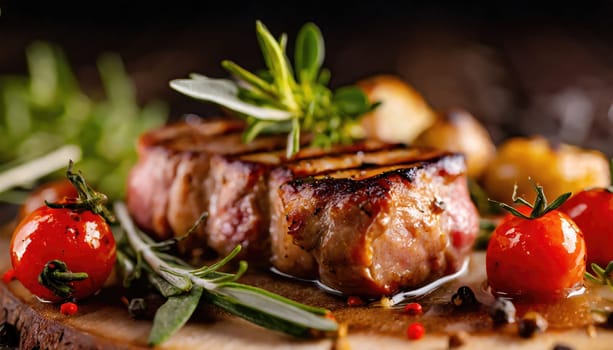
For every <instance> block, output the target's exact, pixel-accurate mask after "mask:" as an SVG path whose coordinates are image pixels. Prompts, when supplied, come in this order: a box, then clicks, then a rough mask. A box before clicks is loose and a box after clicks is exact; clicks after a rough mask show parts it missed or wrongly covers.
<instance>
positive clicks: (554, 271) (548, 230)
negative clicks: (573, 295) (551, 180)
mask: <svg viewBox="0 0 613 350" xmlns="http://www.w3.org/2000/svg"><path fill="white" fill-rule="evenodd" d="M534 187H535V190H536V192H537V197H536V200H535V202H534V204H531V203H528V202H527V201H525V200H524V199H522V198H518V197H517V196H516V193H514V194H513V201H514V202H515V203H520V204H523V205H526V206H528V207H530V208H532V211H531V212H530V213H529V215H526V214H525V213H522V212H525V210H518V209H516V208H513V207H511V206H509V205H507V204H504V203H498V204H499V205H500V206H501V207H502V208H504V209H506V210H508V211H509V212H511V213H512V214H513V215H514V217H507V218H505V219H504V220H502V221H501V223H500V224H499V225H498V227H497V228H496V229H495V230H494V233H493V234H492V237H491V239H490V242H489V244H488V248H487V253H486V270H487V278H488V283H489V285H490V287H491V288H492V290H493V292H494V293H495V294H499V295H505V296H510V297H515V298H519V299H529V300H547V299H548V300H555V299H559V298H561V297H564V296H566V295H567V294H568V293H569V291H571V290H573V289H574V288H577V287H578V286H581V284H582V282H583V276H584V273H585V267H586V262H585V259H586V249H585V241H584V239H583V234H582V232H581V230H580V229H579V228H578V227H577V225H576V224H575V223H574V222H573V221H572V219H571V218H569V217H568V216H567V215H566V214H564V213H562V212H560V211H559V210H557V208H559V207H560V206H561V205H562V203H564V201H565V200H566V199H568V197H570V193H566V194H563V195H562V196H560V197H558V198H557V199H556V200H555V201H553V202H552V203H551V204H550V205H548V204H547V200H546V198H545V193H544V191H543V188H542V187H541V186H537V185H535V186H534Z"/></svg>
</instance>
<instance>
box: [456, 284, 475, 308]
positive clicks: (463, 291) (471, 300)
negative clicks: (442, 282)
mask: <svg viewBox="0 0 613 350" xmlns="http://www.w3.org/2000/svg"><path fill="white" fill-rule="evenodd" d="M451 304H452V305H453V306H455V307H456V308H458V309H472V308H475V307H477V305H479V302H478V301H477V298H476V297H475V293H473V290H472V289H470V287H467V286H462V287H460V288H458V291H457V292H456V293H455V294H454V295H452V296H451Z"/></svg>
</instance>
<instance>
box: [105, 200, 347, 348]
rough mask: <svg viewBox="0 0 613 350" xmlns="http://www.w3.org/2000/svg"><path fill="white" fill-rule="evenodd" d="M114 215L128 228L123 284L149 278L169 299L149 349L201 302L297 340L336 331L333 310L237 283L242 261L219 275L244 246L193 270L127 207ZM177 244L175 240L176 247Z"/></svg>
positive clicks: (159, 314)
mask: <svg viewBox="0 0 613 350" xmlns="http://www.w3.org/2000/svg"><path fill="white" fill-rule="evenodd" d="M115 214H116V216H117V218H118V220H119V223H120V224H121V227H122V228H123V230H124V236H123V239H125V242H123V241H120V242H119V243H118V250H119V252H118V256H119V258H118V261H119V266H120V269H121V270H123V272H124V276H125V277H127V278H125V279H124V282H126V281H127V282H129V281H131V280H134V279H137V278H140V277H142V276H143V274H145V275H146V277H147V279H148V280H149V281H150V282H151V284H152V285H153V286H155V287H156V288H157V289H158V290H159V291H160V293H161V294H162V295H164V296H166V297H168V300H167V301H166V303H165V304H164V305H163V306H162V307H160V309H158V311H157V312H156V315H155V318H154V325H153V328H152V331H151V333H150V335H149V344H150V345H157V344H160V343H161V342H163V341H164V340H166V339H168V337H170V336H171V335H172V334H173V333H174V332H175V331H177V330H178V329H180V328H181V327H182V326H183V325H184V324H185V322H187V320H188V319H189V318H190V316H191V315H192V313H193V312H194V311H195V310H196V306H197V305H198V302H199V301H201V300H203V301H207V302H210V303H212V304H214V305H217V306H218V307H221V308H222V309H224V310H226V311H228V312H230V313H233V314H235V315H237V316H240V317H242V318H245V319H246V320H249V321H251V322H253V323H255V324H257V325H260V326H262V327H265V328H269V329H273V330H277V331H280V332H284V333H287V334H290V335H293V336H297V337H312V336H316V335H319V334H325V333H326V332H336V331H337V329H338V325H337V323H336V322H335V321H334V320H333V319H330V318H328V317H327V316H328V315H329V311H327V310H325V309H322V308H316V307H311V306H307V305H303V304H300V303H297V302H295V301H292V300H289V299H286V298H284V297H281V296H279V295H276V294H273V293H271V292H268V291H265V290H263V289H259V288H256V287H252V286H248V285H244V284H240V283H238V282H236V280H237V279H238V278H239V277H240V276H241V275H242V274H243V273H244V272H245V270H246V269H247V264H246V263H245V262H241V264H240V265H239V269H238V271H237V272H236V273H234V274H232V273H225V272H220V271H219V268H221V267H222V266H224V265H225V264H226V263H227V262H229V261H230V260H232V258H234V257H235V256H236V254H238V253H239V252H240V249H241V247H240V246H237V247H236V248H235V249H234V250H233V251H232V252H231V253H230V254H229V255H228V256H227V257H225V258H223V259H222V260H221V261H219V262H218V263H216V264H213V265H210V266H202V267H200V268H196V269H194V268H193V267H191V266H189V265H188V264H187V263H185V262H184V261H182V260H180V259H178V258H176V257H174V256H172V255H170V254H167V253H164V251H165V250H166V249H167V248H168V246H169V244H166V243H165V242H162V243H156V242H153V240H151V238H149V237H147V236H146V235H145V234H144V233H142V232H140V231H139V230H137V229H136V227H135V225H134V223H133V222H132V220H131V219H130V216H129V215H128V211H127V209H126V206H125V205H124V204H123V203H121V202H119V203H116V204H115ZM123 239H122V240H123ZM175 242H176V240H174V239H173V240H171V243H175Z"/></svg>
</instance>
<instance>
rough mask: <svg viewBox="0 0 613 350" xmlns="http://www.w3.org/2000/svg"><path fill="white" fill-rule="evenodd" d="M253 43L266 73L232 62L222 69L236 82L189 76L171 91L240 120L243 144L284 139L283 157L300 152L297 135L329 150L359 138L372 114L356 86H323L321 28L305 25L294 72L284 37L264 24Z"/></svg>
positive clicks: (325, 81) (325, 78) (326, 77)
mask: <svg viewBox="0 0 613 350" xmlns="http://www.w3.org/2000/svg"><path fill="white" fill-rule="evenodd" d="M256 35H257V40H258V43H259V45H260V49H261V51H262V55H263V56H264V61H265V63H266V67H267V69H266V70H264V71H262V72H260V73H251V72H249V71H248V70H246V69H244V68H242V67H241V66H239V65H238V64H236V63H234V62H232V61H223V62H222V66H223V67H224V68H225V69H226V70H227V71H228V72H230V73H231V74H232V75H233V76H234V77H235V78H236V79H237V80H238V82H234V81H231V80H227V79H212V78H208V77H205V76H203V75H199V74H192V75H191V76H190V79H177V80H172V81H171V82H170V86H171V87H172V88H173V89H175V90H177V91H179V92H181V93H183V94H185V95H188V96H190V97H193V98H196V99H200V100H204V101H208V102H212V103H215V104H218V105H220V106H222V107H225V108H227V109H229V110H232V111H234V112H236V113H237V114H238V115H239V116H242V117H244V119H245V120H246V122H247V129H246V131H245V133H244V135H243V136H244V137H243V139H244V141H245V142H249V141H251V140H253V139H254V138H255V137H257V136H258V135H260V134H271V133H274V134H285V133H287V134H288V142H287V152H286V155H287V157H288V158H289V157H291V156H293V155H294V154H296V152H298V150H299V149H300V145H301V141H300V137H301V133H302V132H308V133H311V134H312V135H313V140H312V142H311V144H312V145H313V146H317V147H329V146H331V145H332V144H336V143H348V142H350V141H352V140H353V139H354V138H356V137H358V136H359V135H358V134H359V133H358V132H357V130H358V129H357V122H358V120H359V117H360V116H362V115H363V114H365V113H367V112H369V111H371V110H372V109H374V108H376V106H377V104H376V103H375V104H371V103H370V102H369V100H368V98H367V96H366V95H365V94H364V92H363V91H362V90H361V89H359V88H358V87H355V86H346V87H341V88H339V89H337V90H335V91H332V90H330V89H329V88H328V87H327V85H328V83H329V80H330V71H328V70H327V69H322V64H323V61H324V56H325V49H324V41H323V37H322V35H321V31H320V30H319V28H318V27H317V26H316V25H315V24H313V23H307V24H305V25H304V26H303V27H302V29H301V30H300V31H299V33H298V36H297V38H296V47H295V50H294V67H292V66H291V65H290V63H289V59H288V58H287V55H286V45H287V35H285V34H283V35H281V36H280V38H279V39H278V40H277V39H275V38H274V36H273V35H272V34H271V33H270V32H269V31H268V29H267V28H266V26H264V24H262V22H259V21H258V22H257V23H256Z"/></svg>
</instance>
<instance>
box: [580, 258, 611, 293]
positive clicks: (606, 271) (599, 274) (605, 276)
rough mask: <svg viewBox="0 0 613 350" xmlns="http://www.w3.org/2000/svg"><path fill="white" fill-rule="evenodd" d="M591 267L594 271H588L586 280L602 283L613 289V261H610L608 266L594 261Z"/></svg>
mask: <svg viewBox="0 0 613 350" xmlns="http://www.w3.org/2000/svg"><path fill="white" fill-rule="evenodd" d="M590 267H591V268H592V271H593V272H594V273H593V274H592V273H590V272H588V271H586V272H585V279H586V280H588V281H592V282H594V283H598V284H602V285H603V286H609V288H611V289H613V261H611V262H609V263H608V264H607V267H606V268H602V267H601V266H600V265H598V264H596V263H592V264H591V265H590Z"/></svg>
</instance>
